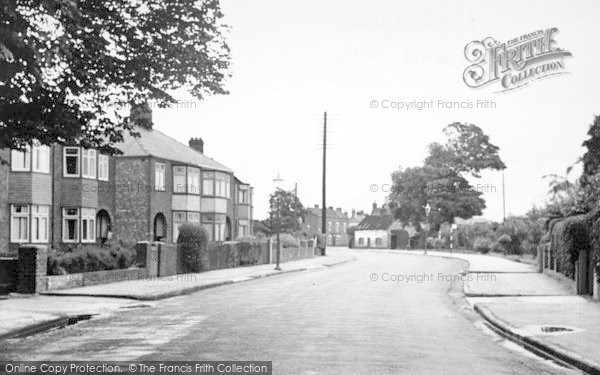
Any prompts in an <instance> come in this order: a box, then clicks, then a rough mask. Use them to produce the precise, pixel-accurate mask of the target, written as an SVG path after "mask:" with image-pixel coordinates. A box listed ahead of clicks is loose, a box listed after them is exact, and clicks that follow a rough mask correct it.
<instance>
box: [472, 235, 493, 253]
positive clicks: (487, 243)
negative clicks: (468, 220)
mask: <svg viewBox="0 0 600 375" xmlns="http://www.w3.org/2000/svg"><path fill="white" fill-rule="evenodd" d="M493 245H494V242H493V241H492V240H490V239H489V238H486V237H477V238H475V241H474V242H473V248H474V250H476V251H479V252H480V253H482V254H487V253H489V252H490V250H492V246H493Z"/></svg>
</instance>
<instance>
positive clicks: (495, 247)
mask: <svg viewBox="0 0 600 375" xmlns="http://www.w3.org/2000/svg"><path fill="white" fill-rule="evenodd" d="M490 251H491V252H492V253H503V252H504V251H505V250H504V247H503V246H502V245H500V244H499V243H498V242H494V244H493V245H492V248H491V249H490Z"/></svg>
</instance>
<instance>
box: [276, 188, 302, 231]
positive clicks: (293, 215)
mask: <svg viewBox="0 0 600 375" xmlns="http://www.w3.org/2000/svg"><path fill="white" fill-rule="evenodd" d="M269 204H270V211H269V216H270V217H271V220H272V223H273V224H272V228H273V231H277V230H279V231H281V232H288V233H292V232H297V231H299V230H300V229H301V225H300V224H301V222H302V221H303V220H304V214H305V209H304V206H303V205H302V202H300V199H299V198H298V197H297V196H296V195H295V194H294V192H293V191H286V190H283V189H277V190H275V192H274V193H273V194H271V196H270V198H269ZM278 209H279V218H280V219H279V221H278V220H277V217H278V213H277V211H278Z"/></svg>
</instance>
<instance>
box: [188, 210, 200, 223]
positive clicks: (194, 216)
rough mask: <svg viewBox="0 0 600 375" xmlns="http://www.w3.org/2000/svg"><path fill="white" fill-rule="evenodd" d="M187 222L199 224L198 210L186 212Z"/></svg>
mask: <svg viewBox="0 0 600 375" xmlns="http://www.w3.org/2000/svg"><path fill="white" fill-rule="evenodd" d="M187 222H188V223H191V224H197V225H200V212H188V213H187Z"/></svg>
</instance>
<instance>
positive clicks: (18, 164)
mask: <svg viewBox="0 0 600 375" xmlns="http://www.w3.org/2000/svg"><path fill="white" fill-rule="evenodd" d="M30 160H31V146H27V147H25V150H24V151H18V150H12V151H11V152H10V166H11V170H12V171H14V172H25V171H27V172H29V170H30Z"/></svg>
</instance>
